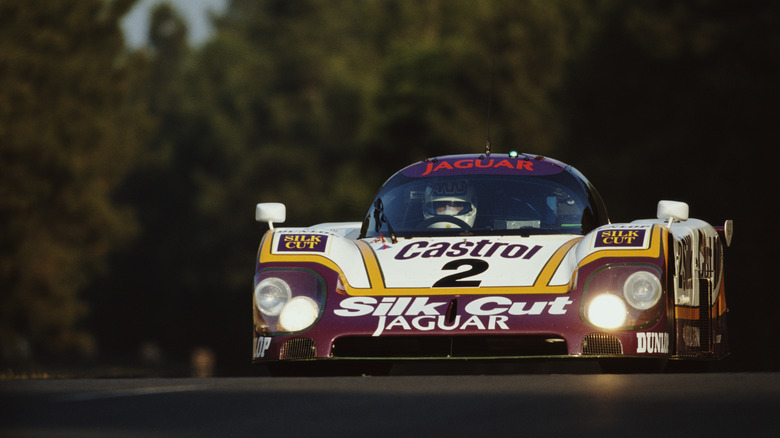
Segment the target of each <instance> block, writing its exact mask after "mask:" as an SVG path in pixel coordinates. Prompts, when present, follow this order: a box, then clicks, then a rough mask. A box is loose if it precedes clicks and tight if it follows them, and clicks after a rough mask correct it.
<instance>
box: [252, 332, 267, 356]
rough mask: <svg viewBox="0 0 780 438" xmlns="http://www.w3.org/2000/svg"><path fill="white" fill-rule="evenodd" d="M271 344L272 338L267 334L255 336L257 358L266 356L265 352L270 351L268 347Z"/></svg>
mask: <svg viewBox="0 0 780 438" xmlns="http://www.w3.org/2000/svg"><path fill="white" fill-rule="evenodd" d="M270 346H271V338H270V337H267V336H260V337H258V338H255V348H254V352H255V358H260V357H265V352H266V351H268V347H270Z"/></svg>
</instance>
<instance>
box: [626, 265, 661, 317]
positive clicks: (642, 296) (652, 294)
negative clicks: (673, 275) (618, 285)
mask: <svg viewBox="0 0 780 438" xmlns="http://www.w3.org/2000/svg"><path fill="white" fill-rule="evenodd" d="M623 296H624V297H626V301H628V304H630V305H631V307H633V308H635V309H638V310H647V309H650V308H651V307H653V306H655V305H656V304H658V300H660V299H661V281H660V280H658V277H656V276H655V275H653V274H652V273H650V272H647V271H639V272H635V273H633V274H631V275H630V276H629V277H628V278H627V279H626V282H625V283H623Z"/></svg>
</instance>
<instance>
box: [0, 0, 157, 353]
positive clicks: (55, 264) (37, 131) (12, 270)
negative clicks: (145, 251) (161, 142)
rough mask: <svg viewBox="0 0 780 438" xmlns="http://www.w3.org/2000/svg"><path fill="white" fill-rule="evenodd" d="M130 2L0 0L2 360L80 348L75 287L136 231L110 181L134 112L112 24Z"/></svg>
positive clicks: (132, 133) (84, 339)
mask: <svg viewBox="0 0 780 438" xmlns="http://www.w3.org/2000/svg"><path fill="white" fill-rule="evenodd" d="M127 6H128V2H103V1H99V0H91V1H85V0H73V1H58V2H42V1H21V0H20V1H12V0H4V1H2V2H0V248H1V249H0V294H1V295H0V344H2V347H3V356H4V357H3V358H4V359H5V358H11V357H13V356H14V355H16V354H17V353H19V351H17V350H19V348H22V350H23V349H24V348H26V347H17V346H19V345H29V346H31V347H32V348H33V349H35V350H38V351H48V352H63V351H84V350H88V349H89V348H90V343H91V341H90V337H89V336H88V335H87V334H86V333H84V332H83V331H81V330H79V328H78V322H79V319H80V318H81V317H82V316H83V315H84V314H85V313H86V312H87V310H88V306H87V304H86V303H85V302H84V301H83V300H81V299H80V298H79V296H78V294H79V291H80V290H81V288H82V287H83V286H84V285H85V284H86V283H87V281H88V280H89V279H90V278H91V277H92V276H93V275H95V274H96V273H98V272H100V270H101V268H103V267H104V264H103V261H104V260H103V259H104V257H105V255H106V254H107V252H108V251H109V250H110V249H111V248H113V247H114V246H115V245H117V244H119V243H121V242H123V241H126V240H127V239H128V238H129V237H131V236H132V235H133V234H134V232H135V231H136V230H135V224H134V221H133V216H132V214H131V212H130V211H129V210H128V209H127V208H124V207H120V206H117V205H115V204H114V203H113V202H112V201H111V198H110V194H111V190H112V188H114V187H115V186H116V185H117V184H118V183H119V182H121V181H122V177H123V175H124V174H125V173H126V172H127V170H128V169H129V168H130V167H131V166H132V164H133V157H134V154H135V150H136V147H137V145H138V144H139V143H140V141H141V140H142V137H141V133H142V131H143V126H144V124H145V120H146V119H145V118H144V114H143V112H142V111H140V109H139V108H138V107H137V105H134V104H133V103H132V102H130V101H129V100H128V86H129V79H130V76H129V73H128V67H129V63H130V62H131V61H130V60H129V59H127V58H123V57H122V56H121V55H122V52H123V40H122V36H121V33H120V32H119V29H118V26H117V20H118V18H119V17H120V16H121V15H122V14H123V13H124V12H125V11H126V9H127Z"/></svg>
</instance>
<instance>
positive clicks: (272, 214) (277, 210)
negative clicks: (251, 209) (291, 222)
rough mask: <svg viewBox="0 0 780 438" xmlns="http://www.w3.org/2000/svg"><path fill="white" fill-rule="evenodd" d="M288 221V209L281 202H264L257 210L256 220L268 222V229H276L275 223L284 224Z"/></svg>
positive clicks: (258, 205)
mask: <svg viewBox="0 0 780 438" xmlns="http://www.w3.org/2000/svg"><path fill="white" fill-rule="evenodd" d="M285 219H287V207H285V206H284V204H282V203H279V202H262V203H260V204H257V207H256V208H255V220H256V221H257V222H267V223H268V228H270V229H272V230H273V229H274V222H278V223H282V222H284V220H285Z"/></svg>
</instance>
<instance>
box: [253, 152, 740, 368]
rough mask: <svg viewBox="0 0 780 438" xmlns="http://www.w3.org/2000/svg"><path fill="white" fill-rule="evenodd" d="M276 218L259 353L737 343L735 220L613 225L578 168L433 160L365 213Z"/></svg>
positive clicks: (662, 353) (488, 159)
mask: <svg viewBox="0 0 780 438" xmlns="http://www.w3.org/2000/svg"><path fill="white" fill-rule="evenodd" d="M285 215H286V211H285V206H284V205H283V204H279V203H261V204H258V205H257V209H256V220H257V221H259V222H262V223H268V224H269V228H270V229H269V230H268V232H267V233H265V235H264V236H263V238H262V242H261V244H260V248H259V251H258V254H257V264H256V271H255V276H254V296H253V306H252V307H253V314H254V330H253V335H254V348H253V358H252V359H253V362H254V363H268V362H272V363H274V364H275V365H276V366H277V367H283V366H284V364H286V363H293V362H304V361H307V362H334V361H342V362H340V363H346V361H349V360H359V359H372V360H380V361H384V360H392V361H402V360H413V359H441V360H457V359H483V360H487V359H524V358H544V359H552V358H593V359H599V360H601V362H604V363H605V360H614V359H620V360H625V359H656V360H657V361H658V362H659V363H665V362H666V361H667V360H669V359H671V360H680V359H694V360H697V359H717V358H721V357H723V356H724V355H726V354H727V352H728V345H727V339H726V318H725V316H726V300H725V292H724V282H723V251H724V247H725V246H727V245H728V244H729V243H730V240H731V235H732V231H731V230H732V226H731V221H726V222H725V224H724V225H723V226H721V227H717V228H715V227H713V226H711V225H709V224H708V223H706V222H704V221H701V220H697V219H692V218H689V217H688V205H687V204H684V203H681V202H674V201H661V202H659V204H658V207H657V218H656V219H647V220H637V221H634V222H630V223H610V221H609V219H608V217H607V211H606V208H605V206H604V204H603V202H602V200H601V198H600V196H599V194H598V192H597V191H596V190H595V189H594V187H593V186H592V185H591V184H590V183H589V182H588V180H587V179H586V178H585V177H584V176H583V175H582V174H580V173H579V172H578V171H577V170H575V169H574V168H573V167H571V166H568V165H566V164H564V163H561V162H559V161H556V160H553V159H550V158H546V157H542V156H537V155H524V154H515V153H511V154H483V155H454V156H443V157H438V158H431V159H426V160H424V161H421V162H418V163H415V164H412V165H410V166H408V167H406V168H404V169H402V170H400V171H399V172H397V173H396V174H395V175H393V176H392V177H391V178H390V179H388V180H387V182H385V184H384V185H383V186H382V187H381V189H380V190H379V192H378V193H377V195H376V198H375V199H374V201H373V202H372V204H371V206H370V207H369V209H368V212H367V213H366V215H365V217H364V219H363V220H362V221H361V222H346V223H344V222H340V223H323V224H319V225H314V226H310V227H300V228H280V227H275V226H274V224H278V223H281V222H283V221H284V220H285Z"/></svg>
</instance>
